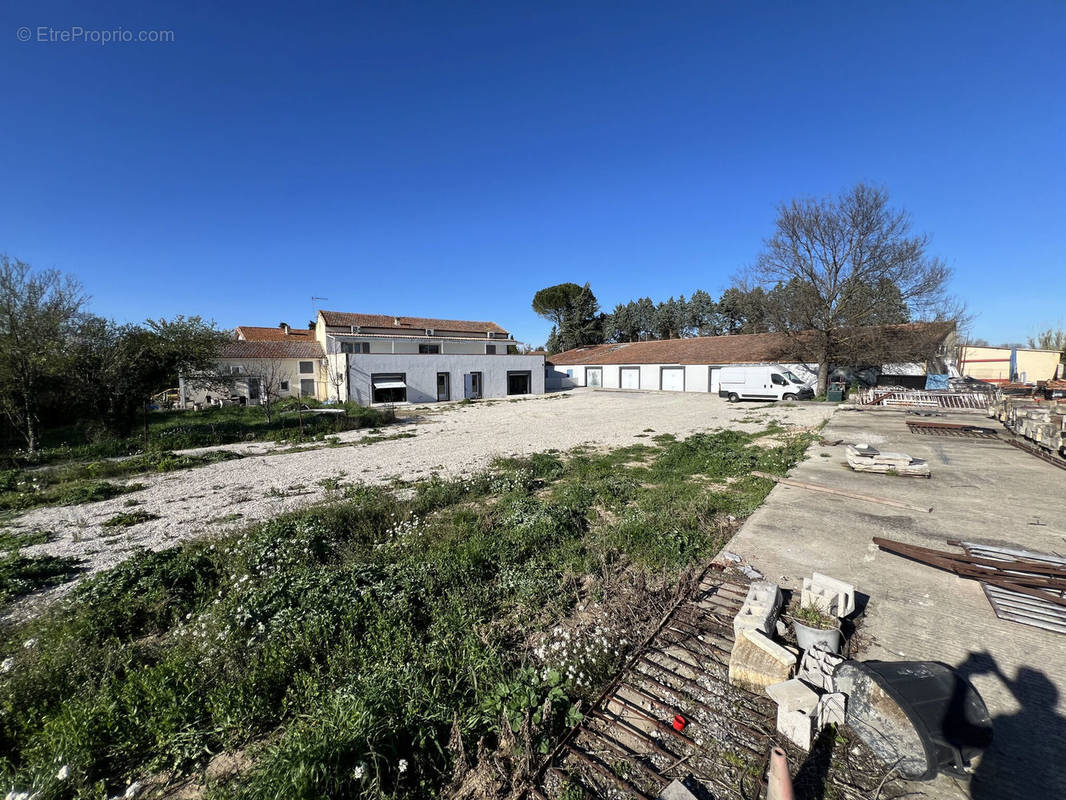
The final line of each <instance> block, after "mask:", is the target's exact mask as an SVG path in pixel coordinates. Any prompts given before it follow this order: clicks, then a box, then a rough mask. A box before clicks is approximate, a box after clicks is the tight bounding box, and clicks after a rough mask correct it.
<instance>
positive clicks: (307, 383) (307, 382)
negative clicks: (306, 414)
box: [300, 378, 315, 397]
mask: <svg viewBox="0 0 1066 800" xmlns="http://www.w3.org/2000/svg"><path fill="white" fill-rule="evenodd" d="M314 393H315V382H314V380H313V379H311V378H301V379H300V396H301V397H310V396H311V395H313V394H314Z"/></svg>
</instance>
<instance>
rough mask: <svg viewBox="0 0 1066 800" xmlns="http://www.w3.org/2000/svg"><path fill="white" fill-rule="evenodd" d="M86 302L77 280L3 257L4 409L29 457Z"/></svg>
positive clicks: (0, 392)
mask: <svg viewBox="0 0 1066 800" xmlns="http://www.w3.org/2000/svg"><path fill="white" fill-rule="evenodd" d="M84 302H85V295H84V293H83V291H82V287H81V284H79V283H78V281H77V280H75V279H74V278H72V277H70V276H68V275H64V274H63V273H62V272H59V271H58V270H54V269H50V270H41V271H39V272H34V271H33V270H32V268H31V267H30V265H29V264H26V263H25V262H22V261H19V260H18V259H14V260H12V259H10V258H8V257H7V256H6V255H4V256H0V409H2V410H3V413H4V414H5V416H7V418H8V420H10V422H11V424H12V425H13V426H14V427H15V428H16V429H17V430H18V431H19V432H20V433H21V434H22V437H23V439H25V441H26V449H27V450H28V451H29V452H31V453H35V452H36V451H37V449H38V447H39V446H40V426H41V419H40V411H41V398H42V394H43V393H44V391H45V389H46V388H47V385H48V383H49V382H50V380H51V379H53V378H55V377H57V375H58V374H59V373H60V372H61V371H62V364H63V360H64V358H63V357H64V354H65V352H66V345H67V344H68V343H69V341H70V340H71V338H72V336H73V334H74V331H75V328H76V325H77V322H78V318H79V311H80V309H81V307H82V304H83V303H84Z"/></svg>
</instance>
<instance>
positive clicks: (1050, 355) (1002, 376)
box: [958, 345, 1062, 383]
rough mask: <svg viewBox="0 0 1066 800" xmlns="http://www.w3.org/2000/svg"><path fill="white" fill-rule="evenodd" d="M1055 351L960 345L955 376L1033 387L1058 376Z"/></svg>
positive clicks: (1060, 369) (1058, 355) (1060, 366)
mask: <svg viewBox="0 0 1066 800" xmlns="http://www.w3.org/2000/svg"><path fill="white" fill-rule="evenodd" d="M1061 358H1062V354H1061V353H1060V352H1059V351H1058V350H1025V349H1022V348H1010V347H981V346H975V345H960V346H959V355H958V366H959V372H960V373H961V374H962V375H963V376H964V377H967V378H976V379H977V380H981V381H986V382H987V383H1010V382H1011V381H1012V380H1017V381H1018V382H1019V383H1036V382H1037V381H1050V380H1055V378H1057V377H1058V376H1059V375H1060V374H1061V373H1062V365H1061Z"/></svg>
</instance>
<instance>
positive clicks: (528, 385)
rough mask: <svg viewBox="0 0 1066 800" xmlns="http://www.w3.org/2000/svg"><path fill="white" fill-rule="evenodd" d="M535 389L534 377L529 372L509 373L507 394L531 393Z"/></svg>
mask: <svg viewBox="0 0 1066 800" xmlns="http://www.w3.org/2000/svg"><path fill="white" fill-rule="evenodd" d="M532 391H533V378H532V374H531V373H529V372H508V373H507V394H530V393H532Z"/></svg>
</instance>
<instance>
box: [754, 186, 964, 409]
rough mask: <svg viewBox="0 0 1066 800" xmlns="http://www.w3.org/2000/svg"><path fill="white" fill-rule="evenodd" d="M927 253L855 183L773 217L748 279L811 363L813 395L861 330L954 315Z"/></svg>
mask: <svg viewBox="0 0 1066 800" xmlns="http://www.w3.org/2000/svg"><path fill="white" fill-rule="evenodd" d="M928 245H929V239H928V237H927V236H925V235H924V234H914V233H912V232H911V222H910V218H909V216H908V215H907V213H906V212H905V211H902V210H896V209H892V208H890V207H889V205H888V193H887V192H886V191H885V190H883V189H880V188H875V187H871V186H867V185H865V184H862V183H860V184H857V185H856V186H854V187H853V188H852V189H850V190H848V191H846V192H844V193H843V194H841V195H840V196H839V197H837V198H835V199H834V198H825V199H822V200H815V199H813V198H804V199H799V200H792V201H791V202H790V203H787V204H784V205H782V206H781V207H780V208H779V209H778V217H777V222H776V223H775V231H774V234H773V236H771V237H770V238H769V239H767V240H766V242H765V243H764V249H763V252H762V253H761V255H760V256H759V259H758V261H757V263H756V265H755V267H754V268H753V270H752V277H753V278H754V280H755V281H756V282H757V283H758V284H761V285H762V286H763V287H764V288H766V289H768V290H770V291H771V293H772V294H773V295H774V297H773V301H772V302H770V303H769V313H770V316H771V318H772V322H773V325H774V327H775V328H776V329H778V330H782V331H785V332H787V333H790V334H793V335H794V338H795V339H796V341H797V344H798V345H801V347H800V348H799V349H802V350H803V357H804V360H809V361H812V362H814V363H817V365H818V390H819V393H824V392H825V390H826V385H827V383H828V377H829V368H830V364H831V363H832V362H833V361H834V359H837V358H839V357H840V356H841V355H842V354H843V353H845V352H848V351H850V350H852V347H851V345H852V344H854V342H853V341H852V340H853V339H854V338H855V337H856V334H858V335H859V337H860V338H862V337H863V335H862V334H861V333H860V332H859V329H860V328H863V327H866V326H871V325H884V324H886V323H891V322H903V321H906V320H907V319H910V320H915V319H937V318H942V317H944V316H949V315H957V314H958V313H959V309H957V308H956V309H952V308H949V305H948V304H950V302H951V299H950V298H949V297H948V296H947V283H948V279H949V278H950V276H951V270H950V269H949V268H948V267H947V265H946V264H945V263H944V262H943V261H941V260H940V259H938V258H932V257H930V256H929V255H927V252H926V251H927V249H928ZM886 315H887V316H886ZM903 315H905V317H906V319H901V318H900V317H901V316H903ZM801 331H805V333H802V334H801ZM910 355H911V354H908V356H910Z"/></svg>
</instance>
